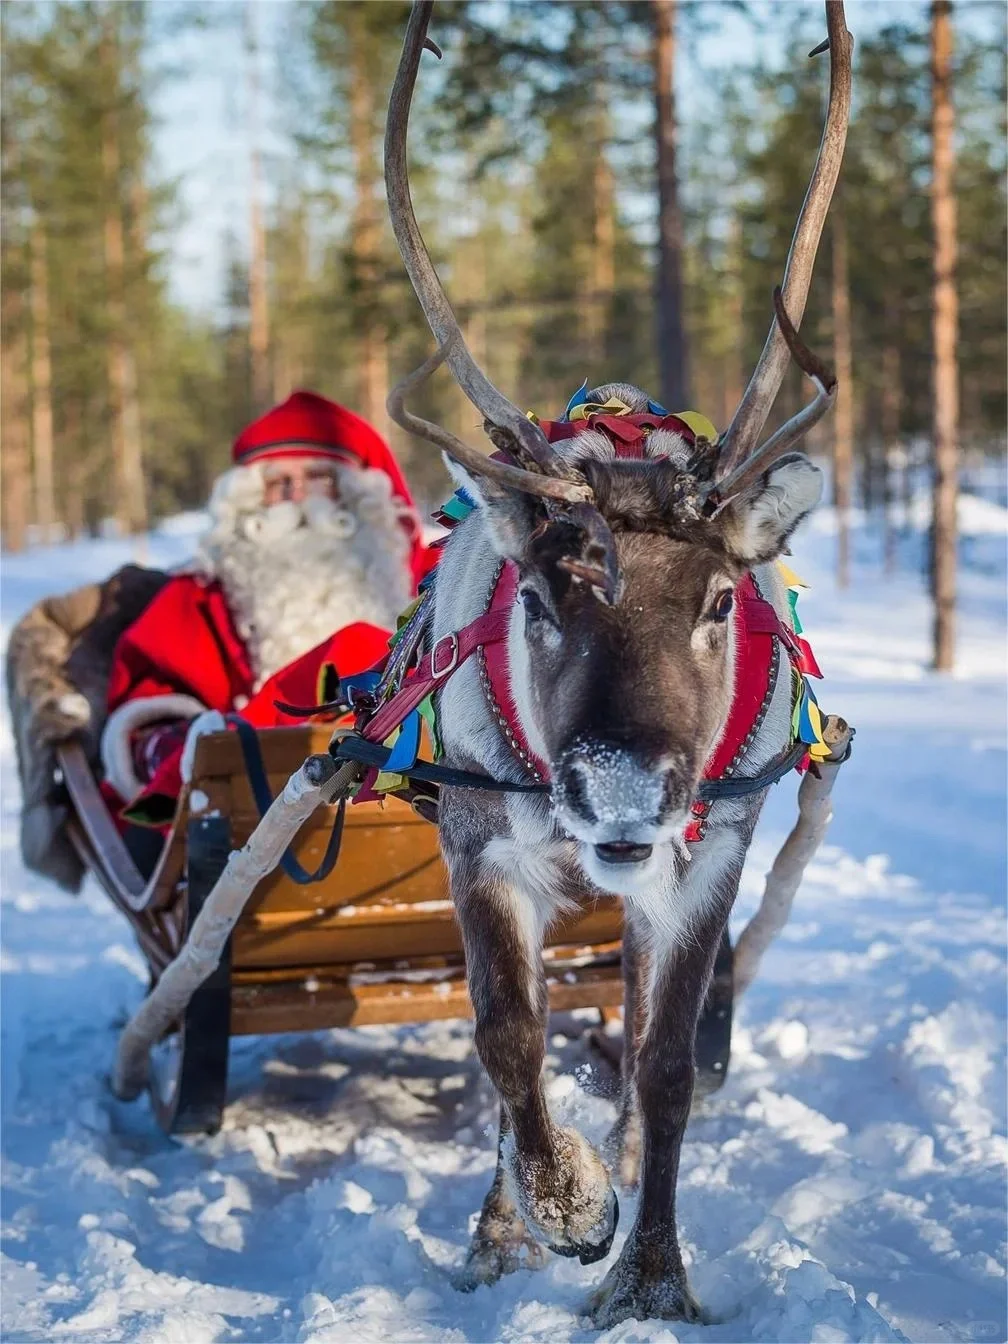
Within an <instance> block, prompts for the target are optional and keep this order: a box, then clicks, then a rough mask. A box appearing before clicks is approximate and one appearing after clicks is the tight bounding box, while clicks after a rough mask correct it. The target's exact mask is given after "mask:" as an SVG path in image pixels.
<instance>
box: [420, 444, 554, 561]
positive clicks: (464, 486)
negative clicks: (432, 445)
mask: <svg viewBox="0 0 1008 1344" xmlns="http://www.w3.org/2000/svg"><path fill="white" fill-rule="evenodd" d="M441 456H442V460H443V462H444V464H445V466H446V468H447V469H448V474H449V475H450V476H451V478H452V480H453V481H454V482H455V484H456V486H457V487H458V488H459V489H460V490H464V491H465V492H466V494H467V495H468V496H469V498H470V499H472V500H473V502H474V503H475V504H476V507H477V508H479V509H482V511H483V514H484V517H485V518H486V521H487V525H488V527H489V530H490V537H491V540H492V541H493V545H494V550H495V551H496V552H497V554H498V555H500V556H501V557H502V558H503V559H505V560H520V559H521V557H522V554H523V553H524V551H525V546H526V544H527V542H528V539H529V537H530V536H531V535H532V533H533V531H534V530H535V528H536V526H537V525H538V523H539V512H540V509H541V506H542V501H541V500H538V499H536V498H535V497H534V496H533V495H527V494H525V493H524V491H521V490H509V489H508V488H507V486H503V485H498V483H497V482H496V481H492V480H490V479H489V477H487V476H474V475H473V474H472V473H471V472H468V471H466V469H465V467H462V466H459V464H458V463H457V462H455V461H453V459H452V458H450V457H449V456H448V455H447V453H442V455H441Z"/></svg>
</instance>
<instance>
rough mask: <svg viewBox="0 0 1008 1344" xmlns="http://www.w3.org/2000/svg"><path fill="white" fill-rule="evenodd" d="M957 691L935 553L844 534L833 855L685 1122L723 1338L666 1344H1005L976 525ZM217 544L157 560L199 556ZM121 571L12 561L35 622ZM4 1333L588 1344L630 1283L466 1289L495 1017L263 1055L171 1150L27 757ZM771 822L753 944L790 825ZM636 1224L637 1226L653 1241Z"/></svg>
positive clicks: (571, 1038) (110, 971) (1000, 992)
mask: <svg viewBox="0 0 1008 1344" xmlns="http://www.w3.org/2000/svg"><path fill="white" fill-rule="evenodd" d="M963 521H964V525H965V529H966V532H967V536H966V537H965V538H964V541H963V558H964V561H965V562H966V569H965V572H964V574H963V608H962V625H961V636H960V665H959V671H958V672H957V674H956V675H955V676H954V677H951V678H938V677H936V676H934V675H932V674H931V673H929V672H928V671H927V670H926V665H927V652H928V649H927V645H928V627H929V611H928V606H927V603H926V601H925V599H924V597H923V595H922V592H921V586H920V582H919V579H918V577H917V575H916V574H915V573H913V572H910V571H909V564H910V562H911V561H914V560H916V559H917V558H918V557H919V552H920V547H921V544H922V541H921V536H920V534H919V533H916V534H914V535H912V536H910V537H908V538H906V539H905V542H904V546H903V557H902V558H903V562H904V569H903V570H902V572H901V574H900V576H899V577H897V578H896V579H894V580H893V581H892V582H890V583H884V582H883V581H882V580H881V578H880V576H879V571H878V542H877V538H876V537H875V535H874V534H873V532H872V531H871V530H870V529H869V528H867V527H865V526H863V525H862V524H861V523H860V522H858V525H857V527H856V530H855V538H854V539H855V555H856V573H855V579H856V582H855V586H854V588H853V589H852V590H851V592H850V593H849V594H838V593H837V592H836V591H835V589H834V585H833V582H832V579H831V577H830V573H829V563H830V556H831V548H832V539H831V531H832V526H833V524H832V518H831V515H830V514H829V512H828V511H824V512H823V513H822V514H820V515H819V516H818V517H817V518H816V519H815V520H814V522H813V525H812V526H811V527H810V528H809V530H808V531H807V533H806V535H805V536H803V537H802V538H801V539H800V541H799V543H798V545H797V547H796V554H795V557H794V560H793V565H794V567H795V568H796V569H797V571H798V572H799V573H800V574H802V575H803V576H804V577H805V578H807V579H808V580H809V581H810V582H811V583H812V584H813V588H812V591H811V592H810V593H809V594H807V595H806V596H805V597H804V598H803V599H802V614H803V618H804V620H805V624H806V627H807V629H808V632H809V633H810V636H811V638H812V641H813V643H814V646H815V648H816V651H817V653H818V656H819V661H820V662H821V664H822V665H823V668H824V670H825V671H826V674H827V682H826V684H825V687H824V689H823V692H822V695H821V697H820V699H821V701H822V702H823V703H824V705H825V706H826V707H827V708H829V709H835V710H837V711H839V712H841V713H843V714H844V715H846V716H847V717H849V718H850V719H851V721H852V722H854V723H855V724H856V725H857V728H858V737H857V742H856V744H855V754H854V757H853V759H852V761H851V763H850V765H849V766H847V767H846V769H845V772H844V774H843V775H841V778H840V782H839V784H838V787H837V794H836V803H837V808H838V812H837V816H836V819H835V821H834V823H833V827H832V830H831V832H830V836H829V842H828V845H827V846H826V847H825V848H824V849H823V850H822V851H821V853H820V855H819V856H818V858H817V859H816V861H815V863H814V864H813V866H812V868H811V871H810V873H809V875H808V877H807V879H806V882H805V884H804V886H803V888H802V890H801V892H800V893H799V896H798V900H797V902H796V909H795V913H794V916H793V919H792V922H791V924H790V926H789V927H788V929H787V930H786V931H785V933H784V935H783V936H782V938H781V940H780V941H779V943H778V944H777V945H776V947H775V948H774V949H772V951H771V953H770V954H769V956H768V958H767V961H766V963H765V965H764V969H763V972H762V974H761V977H760V979H759V980H758V981H757V983H756V984H755V985H754V987H753V988H752V990H751V991H750V993H749V995H748V996H747V997H746V999H745V1000H744V1001H743V1003H742V1005H741V1008H740V1012H739V1017H738V1023H737V1030H736V1034H735V1042H734V1054H733V1062H732V1068H731V1073H730V1076H729V1078H728V1082H727V1084H726V1086H725V1087H724V1089H723V1090H722V1092H720V1093H719V1094H718V1095H717V1096H716V1097H714V1098H712V1099H711V1100H710V1101H709V1102H708V1103H707V1104H706V1105H705V1106H704V1108H703V1109H702V1110H700V1111H699V1112H698V1113H697V1114H695V1116H694V1118H693V1119H692V1121H691V1124H690V1128H689V1132H688V1134H687V1139H686V1144H685V1147H684V1152H683V1169H682V1178H681V1181H680V1222H681V1227H682V1233H683V1245H684V1251H685V1253H686V1255H687V1257H688V1259H689V1261H690V1263H691V1266H692V1268H691V1273H692V1280H693V1286H694V1289H695V1290H696V1292H697V1294H698V1296H699V1297H700V1299H701V1300H702V1301H703V1302H704V1304H705V1305H706V1306H707V1308H708V1309H709V1310H710V1311H711V1312H712V1313H714V1315H715V1316H716V1317H717V1318H718V1321H719V1323H718V1324H716V1325H712V1326H708V1327H696V1326H682V1325H673V1324H667V1323H660V1322H650V1323H633V1322H630V1323H626V1324H624V1325H622V1326H620V1327H618V1328H616V1329H615V1330H612V1331H610V1332H608V1334H606V1335H604V1336H599V1338H604V1339H609V1340H620V1341H643V1340H669V1341H671V1340H709V1341H712V1342H713V1341H742V1340H797V1341H800V1340H816V1341H837V1340H892V1339H902V1338H904V1337H906V1338H909V1339H912V1340H915V1341H945V1340H994V1341H999V1340H1005V1339H1006V1337H1008V1327H1006V1316H1005V1292H1006V1279H1005V1247H1004V1235H1005V1220H1006V1199H1005V1147H1004V1137H1003V1136H1004V1099H1005V1070H1004V1055H1005V967H1004V954H1005V749H1006V742H1005V707H1006V706H1005V600H1004V599H1005V539H1006V521H1008V514H1006V513H1005V511H1004V510H1002V509H1000V508H998V507H997V506H994V505H990V504H984V503H983V502H982V501H975V500H964V507H963ZM190 541H191V537H190V533H189V530H188V528H187V527H185V526H183V527H177V528H171V529H167V530H165V531H164V532H162V533H160V534H157V535H155V536H154V537H153V538H152V539H151V541H150V545H149V551H148V554H149V558H150V559H151V560H153V561H157V562H161V563H165V562H171V561H175V560H178V559H181V558H183V557H184V556H185V554H186V552H187V550H188V547H189V545H190ZM123 558H126V550H125V547H124V545H123V544H121V543H117V542H100V543H90V544H87V545H71V546H63V547H53V548H50V549H48V550H46V551H34V552H33V553H31V554H29V555H27V556H25V557H19V558H16V559H8V560H6V561H5V563H4V566H3V575H2V583H3V587H2V594H3V623H4V627H5V629H7V630H9V628H10V625H11V624H12V623H13V622H14V621H15V620H16V619H17V617H18V616H19V615H20V613H21V612H22V611H23V610H24V609H25V608H26V607H27V606H28V605H29V604H30V603H31V602H32V601H34V600H35V599H36V598H37V597H39V596H41V595H43V594H45V593H50V592H54V591H60V590H62V589H66V588H68V587H70V586H73V585H74V584H76V583H78V582H82V581H84V580H86V579H88V578H90V577H94V576H99V575H102V574H104V573H107V572H108V571H109V570H110V569H111V568H112V567H113V565H114V564H115V563H117V562H119V561H120V560H121V559H123ZM0 753H2V754H0V769H2V782H3V798H2V832H0V843H2V863H3V868H2V898H3V907H2V912H3V971H4V975H3V1149H4V1158H5V1165H4V1191H3V1210H2V1212H3V1221H4V1234H5V1243H6V1246H5V1257H4V1273H5V1278H4V1287H3V1337H4V1339H5V1340H8V1341H11V1344H13V1341H17V1340H46V1341H53V1340H62V1339H68V1340H74V1341H77V1340H80V1341H92V1340H93V1341H98V1340H128V1341H136V1342H137V1344H139V1342H140V1341H142V1342H143V1344H203V1341H210V1340H237V1341H244V1340H249V1341H253V1340H255V1341H258V1340H261V1341H281V1340H282V1341H303V1342H304V1344H308V1342H309V1341H310V1342H311V1344H337V1341H338V1342H339V1344H344V1341H354V1342H356V1341H379V1340H380V1341H382V1342H383V1344H385V1342H388V1341H407V1340H408V1341H422V1340H452V1341H456V1340H458V1341H462V1340H472V1341H489V1340H508V1341H511V1340H535V1341H544V1342H545V1341H550V1344H553V1341H561V1340H587V1339H592V1338H595V1337H596V1336H595V1335H594V1332H592V1331H591V1330H590V1329H589V1328H588V1327H587V1325H586V1323H585V1321H584V1320H583V1319H581V1318H579V1312H580V1310H581V1306H582V1304H583V1302H584V1301H585V1298H586V1295H587V1293H588V1290H589V1288H590V1287H591V1286H592V1285H593V1284H595V1283H596V1282H597V1281H598V1279H599V1278H600V1276H601V1273H602V1272H603V1269H604V1266H593V1267H589V1268H582V1267H581V1266H580V1265H578V1264H577V1263H572V1262H571V1261H568V1260H561V1259H556V1258H554V1259H553V1260H552V1261H551V1262H550V1264H549V1265H548V1267H547V1268H546V1269H544V1270H542V1271H541V1272H539V1273H538V1274H533V1273H531V1272H528V1273H521V1274H518V1275H515V1276H513V1277H512V1278H510V1279H508V1280H505V1281H504V1282H502V1283H500V1284H499V1285H497V1286H495V1287H492V1288H483V1289H480V1290H478V1291H477V1292H475V1293H473V1294H472V1295H471V1296H462V1295H460V1294H459V1293H457V1292H456V1291H455V1289H454V1288H453V1287H452V1286H451V1278H450V1276H451V1273H452V1270H453V1269H454V1268H455V1267H457V1266H458V1265H459V1263H460V1262H461V1260H462V1257H463V1254H464V1250H465V1246H466V1236H467V1228H468V1226H469V1224H470V1223H471V1221H472V1218H473V1215H474V1213H475V1211H476V1209H477V1208H478V1207H479V1204H480V1201H481V1199H482V1196H483V1193H484V1190H485V1188H486V1185H487V1183H488V1181H489V1178H490V1172H491V1170H492V1167H493V1151H494V1140H493V1121H494V1104H493V1099H492V1096H491V1092H490V1088H489V1086H488V1084H487V1082H486V1081H485V1079H484V1078H483V1076H482V1074H481V1071H480V1068H479V1065H478V1062H477V1060H476V1058H475V1056H474V1052H473V1048H472V1037H471V1030H470V1028H469V1026H468V1025H467V1024H465V1023H461V1022H458V1023H448V1024H433V1025H428V1026H422V1027H405V1028H397V1029H394V1030H393V1029H383V1028H373V1029H368V1030H363V1031H358V1032H348V1031H334V1032H324V1033H318V1034H315V1035H311V1036H286V1037H272V1038H264V1039H258V1038H250V1039H239V1040H237V1041H236V1042H235V1043H234V1047H233V1053H232V1069H231V1083H230V1096H231V1104H230V1106H229V1108H228V1111H227V1119H226V1123H225V1127H224V1129H223V1130H222V1131H221V1133H219V1134H218V1135H216V1136H215V1137H213V1138H199V1139H187V1140H185V1141H183V1142H175V1141H171V1140H168V1139H165V1138H164V1137H163V1136H162V1135H161V1134H160V1133H159V1131H158V1130H157V1129H156V1127H155V1125H154V1123H153V1121H152V1119H151V1117H150V1114H149V1112H148V1110H147V1107H146V1103H145V1102H143V1101H141V1102H138V1103H135V1104H133V1105H123V1104H120V1103H117V1102H115V1101H114V1100H113V1099H112V1098H111V1096H110V1094H109V1091H108V1088H107V1082H106V1078H107V1073H108V1069H109V1065H110V1061H111V1059H112V1054H113V1047H114V1042H115V1038H116V1032H117V1029H118V1028H119V1026H120V1025H121V1024H122V1022H123V1020H124V1019H125V1017H126V1015H127V1014H128V1013H129V1012H130V1011H131V1010H132V1009H133V1008H134V1007H135V1005H136V1004H137V1003H138V1002H139V1000H140V998H141V995H142V992H143V987H144V983H145V977H144V973H143V969H142V963H141V959H140V956H139V955H138V953H137V952H136V951H135V949H134V948H133V946H132V943H131V939H130V936H129V934H128V932H127V929H126V926H125V924H124V923H123V922H122V921H121V920H120V919H119V917H118V916H117V915H116V914H115V913H114V912H113V910H112V908H111V906H110V905H109V903H108V902H107V901H106V900H105V899H104V898H103V897H102V895H101V894H100V893H99V892H98V891H97V889H95V888H94V887H89V888H88V889H87V891H86V893H85V894H84V895H83V896H82V897H81V898H80V899H77V900H73V899H69V898H66V897H64V896H62V895H60V894H59V893H58V892H57V891H56V890H54V889H53V888H51V887H49V886H48V885H47V884H46V883H44V882H41V881H39V880H38V879H36V878H34V877H32V876H30V875H28V874H26V873H25V872H24V871H23V869H22V868H21V866H20V863H19V860H18V856H17V838H16V837H17V831H16V828H17V814H18V796H17V787H16V780H15V774H14V766H13V753H12V746H11V740H10V732H9V728H8V726H7V724H6V721H4V726H3V729H2V738H0ZM793 805H794V783H793V781H792V782H785V783H782V784H781V785H780V786H779V787H778V788H777V789H776V790H775V791H774V796H773V797H772V799H771V801H770V803H769V804H768V806H767V809H766V812H765V815H764V818H763V821H762V823H761V825H760V829H759V832H758V835H757V840H756V843H755V845H754V848H753V851H752V853H751V856H750V861H749V863H748V866H747V868H746V873H745V878H744V882H743V891H742V896H741V899H740V904H739V909H738V911H737V915H736V920H735V923H736V925H737V924H739V923H741V922H742V921H743V920H744V918H745V916H746V914H747V913H748V912H750V911H751V910H752V909H753V907H754V905H755V903H756V901H757V899H758V896H759V893H760V890H761V883H762V874H763V872H764V870H765V868H766V866H767V865H768V863H769V861H770V860H771V858H772V856H773V854H774V853H775V852H776V848H777V846H778V845H779V843H780V841H781V839H782V838H783V836H784V834H785V833H786V831H787V829H788V828H789V826H790V823H791V819H792V816H793ZM584 1025H585V1024H584V1022H580V1021H575V1020H574V1019H573V1018H570V1017H568V1018H565V1019H561V1020H557V1021H555V1022H554V1023H553V1025H552V1027H551V1031H552V1033H553V1034H552V1036H551V1050H550V1056H549V1067H550V1070H551V1084H550V1090H551V1095H552V1098H553V1102H554V1105H555V1107H556V1109H557V1110H558V1111H559V1112H560V1113H562V1115H563V1116H564V1117H565V1118H566V1119H567V1120H574V1121H576V1122H577V1123H578V1124H579V1125H581V1126H582V1127H583V1129H584V1130H585V1132H587V1133H588V1134H589V1136H591V1137H592V1138H594V1139H599V1138H601V1136H602V1135H603V1133H604V1132H605V1130H606V1128H607V1126H608V1124H609V1123H610V1122H611V1119H612V1116H613V1105H612V1101H611V1099H610V1097H609V1095H608V1093H609V1090H610V1088H611V1084H610V1082H609V1080H608V1077H607V1075H605V1074H604V1073H603V1072H602V1071H601V1069H600V1068H599V1066H598V1065H597V1064H596V1062H595V1061H594V1060H593V1058H592V1056H591V1055H590V1053H589V1052H588V1050H587V1048H586V1046H585V1043H584V1040H583V1036H582V1034H581V1033H582V1028H583V1026H584ZM631 1213H632V1200H631V1199H630V1198H629V1197H624V1200H623V1217H622V1222H621V1231H620V1234H619V1235H618V1237H617V1243H616V1246H615V1248H614V1252H613V1254H615V1253H616V1251H618V1249H619V1245H620V1241H621V1238H622V1235H623V1234H624V1233H625V1231H626V1229H627V1228H628V1226H629V1224H630V1221H631Z"/></svg>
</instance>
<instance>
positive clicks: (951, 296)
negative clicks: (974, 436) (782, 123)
mask: <svg viewBox="0 0 1008 1344" xmlns="http://www.w3.org/2000/svg"><path fill="white" fill-rule="evenodd" d="M954 129H955V126H954V113H953V108H952V6H951V4H950V3H949V0H933V3H932V6H931V160H932V180H931V221H932V226H933V229H934V291H933V305H932V337H933V342H934V368H933V406H932V418H933V441H934V448H933V452H934V506H933V517H934V523H933V541H932V565H931V584H932V595H933V598H934V665H935V667H936V668H937V669H938V670H939V671H942V672H948V671H951V669H952V666H953V663H954V662H955V607H956V533H957V528H956V505H957V495H958V457H959V444H958V438H959V365H958V357H957V353H956V342H957V339H958V323H959V299H958V294H957V292H956V274H955V272H956V199H955V188H954V181H953V176H954V171H955V146H954V143H953V134H954Z"/></svg>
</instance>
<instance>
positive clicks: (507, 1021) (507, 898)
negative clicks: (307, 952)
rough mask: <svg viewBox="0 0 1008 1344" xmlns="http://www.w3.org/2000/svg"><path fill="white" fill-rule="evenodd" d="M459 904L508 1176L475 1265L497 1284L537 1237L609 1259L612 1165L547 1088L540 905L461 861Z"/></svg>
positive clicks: (474, 1254) (488, 1204) (479, 1042)
mask: <svg viewBox="0 0 1008 1344" xmlns="http://www.w3.org/2000/svg"><path fill="white" fill-rule="evenodd" d="M445 852H446V856H447V857H448V860H449V871H450V873H451V884H452V896H453V899H454V901H455V909H456V913H457V915H458V920H459V924H460V926H461V929H462V937H463V942H464V944H465V953H466V968H467V973H468V978H469V994H470V997H471V999H472V1004H473V1012H474V1016H475V1019H476V1030H475V1040H476V1049H477V1051H478V1053H479V1057H480V1059H481V1061H482V1063H483V1066H484V1068H485V1069H486V1071H487V1073H488V1074H489V1075H490V1080H491V1082H492V1083H493V1084H494V1087H495V1088H496V1089H497V1091H498V1093H499V1094H500V1099H501V1114H502V1125H501V1142H500V1151H499V1159H498V1175H497V1176H496V1177H495V1180H494V1186H493V1187H492V1188H491V1191H490V1194H489V1195H488V1197H487V1200H486V1201H485V1203H484V1206H483V1212H482V1215H481V1217H480V1223H479V1226H478V1227H477V1230H476V1234H475V1236H474V1239H473V1246H472V1250H471V1252H470V1257H469V1262H468V1264H467V1271H468V1272H469V1273H468V1276H463V1277H464V1278H465V1277H469V1278H471V1279H473V1280H475V1281H476V1282H480V1281H482V1282H488V1281H492V1280H493V1279H494V1278H497V1277H499V1276H500V1274H501V1273H504V1272H506V1271H507V1270H508V1269H512V1268H518V1266H519V1264H520V1263H521V1260H520V1249H521V1242H522V1240H523V1238H524V1235H525V1229H526V1228H527V1229H528V1230H529V1231H531V1232H532V1233H533V1234H534V1235H535V1236H536V1237H538V1238H539V1239H540V1240H541V1241H542V1242H543V1243H544V1244H545V1245H546V1246H547V1247H549V1249H550V1250H553V1251H556V1252H557V1253H558V1254H560V1255H567V1256H574V1255H576V1256H578V1257H580V1259H581V1262H582V1264H590V1263H592V1262H594V1261H595V1260H600V1259H602V1257H603V1256H605V1255H606V1254H607V1253H608V1251H609V1247H610V1246H611V1245H612V1239H613V1236H614V1235H615V1232H616V1221H617V1217H618V1212H619V1210H618V1205H617V1202H616V1195H615V1192H614V1191H613V1189H612V1186H611V1184H610V1182H609V1176H608V1173H607V1172H606V1169H605V1166H604V1164H603V1162H602V1160H601V1158H600V1157H599V1156H598V1154H597V1153H596V1152H595V1150H594V1149H593V1148H592V1146H591V1144H589V1143H588V1142H587V1140H585V1139H584V1138H583V1137H582V1136H581V1135H580V1134H578V1133H577V1132H576V1131H575V1130H572V1129H566V1128H563V1127H562V1126H559V1125H557V1124H555V1123H554V1121H553V1119H552V1117H551V1116H550V1114H549V1109H548V1107H547V1105H546V1097H545V1093H544V1091H543V1084H542V1068H543V1060H544V1057H545V1053H546V1022H547V1016H548V1011H549V1001H548V995H547V990H546V979H545V975H544V972H543V967H542V958H541V955H540V952H541V947H542V927H541V922H540V918H539V914H538V911H537V907H536V904H535V902H534V901H533V900H532V899H531V898H530V897H529V896H527V895H526V894H524V893H523V892H522V891H521V890H520V889H519V888H518V887H516V886H515V885H514V884H513V883H511V882H509V881H507V880H505V879H503V878H502V877H501V876H499V875H498V873H497V872H496V871H495V870H493V869H490V868H488V867H486V866H484V864H483V863H482V859H481V856H480V857H476V858H474V859H472V860H468V859H466V858H461V857H460V859H459V860H456V861H454V862H453V861H452V853H451V848H450V847H449V846H447V845H446V846H445Z"/></svg>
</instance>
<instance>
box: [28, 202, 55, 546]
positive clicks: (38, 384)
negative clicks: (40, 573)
mask: <svg viewBox="0 0 1008 1344" xmlns="http://www.w3.org/2000/svg"><path fill="white" fill-rule="evenodd" d="M31 311H32V359H31V370H32V374H31V382H32V476H33V480H34V487H35V521H36V523H37V524H38V528H39V533H40V535H41V538H42V540H43V541H51V540H53V539H54V530H55V524H56V489H55V483H54V468H53V412H52V360H51V357H50V350H49V262H48V257H47V254H46V236H45V228H44V226H43V224H42V221H41V220H40V219H39V218H38V216H36V217H35V220H34V221H33V223H32V228H31Z"/></svg>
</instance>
